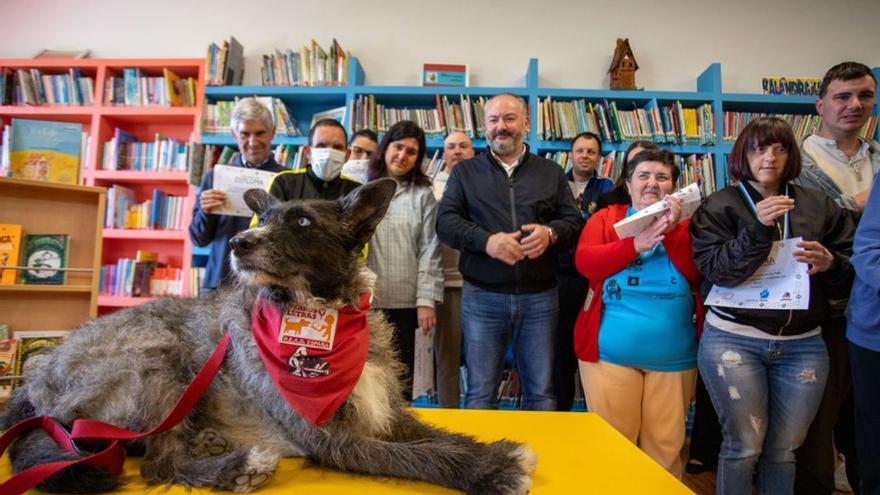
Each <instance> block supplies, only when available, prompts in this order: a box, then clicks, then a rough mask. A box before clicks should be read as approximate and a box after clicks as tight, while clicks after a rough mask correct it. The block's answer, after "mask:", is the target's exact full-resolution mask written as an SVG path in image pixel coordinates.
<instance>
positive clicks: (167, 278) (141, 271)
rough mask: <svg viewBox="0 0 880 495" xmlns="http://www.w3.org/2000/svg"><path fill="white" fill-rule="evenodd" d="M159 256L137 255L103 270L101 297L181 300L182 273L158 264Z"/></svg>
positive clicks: (147, 253)
mask: <svg viewBox="0 0 880 495" xmlns="http://www.w3.org/2000/svg"><path fill="white" fill-rule="evenodd" d="M157 260H158V255H157V254H156V253H155V252H150V251H138V252H137V255H136V257H135V258H134V259H132V258H120V259H119V260H117V261H116V264H113V265H104V266H102V267H101V279H100V281H99V284H98V285H99V287H100V292H101V294H105V295H112V296H122V297H158V296H182V295H184V294H183V270H181V269H180V268H174V267H168V266H165V264H163V263H159V262H158V261H157Z"/></svg>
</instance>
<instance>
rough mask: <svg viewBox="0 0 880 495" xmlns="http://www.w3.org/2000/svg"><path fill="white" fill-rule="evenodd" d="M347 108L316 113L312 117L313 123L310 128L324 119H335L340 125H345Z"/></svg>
mask: <svg viewBox="0 0 880 495" xmlns="http://www.w3.org/2000/svg"><path fill="white" fill-rule="evenodd" d="M345 108H346V107H339V108H331V109H330V110H325V111H323V112H315V113H314V114H313V115H312V123H311V124H309V128H310V129H311V128H312V127H314V125H315V123H316V122H318V121H319V120H323V119H333V120H335V121H337V122H339V123H340V124H342V125H345Z"/></svg>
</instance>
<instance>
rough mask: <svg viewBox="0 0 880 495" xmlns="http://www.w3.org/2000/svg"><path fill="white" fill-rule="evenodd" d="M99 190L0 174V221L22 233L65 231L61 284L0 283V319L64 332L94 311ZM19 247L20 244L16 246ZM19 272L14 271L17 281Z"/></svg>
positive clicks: (100, 222) (101, 202) (99, 228)
mask: <svg viewBox="0 0 880 495" xmlns="http://www.w3.org/2000/svg"><path fill="white" fill-rule="evenodd" d="M104 200H105V195H104V189H103V188H100V187H88V186H74V185H66V184H53V183H47V182H38V181H32V180H23V179H12V178H8V177H0V223H13V224H20V225H21V226H22V231H23V232H22V234H23V235H26V234H67V235H69V236H70V244H69V246H68V263H67V266H68V267H69V268H76V269H87V270H89V271H73V272H69V273H68V274H67V280H66V283H65V284H64V285H21V284H19V285H0V323H6V324H8V325H9V327H10V329H11V330H12V333H13V335H14V334H15V332H16V331H19V330H69V329H73V328H76V327H77V326H78V325H80V324H81V323H83V322H84V321H86V320H88V319H89V318H94V317H95V316H96V315H97V314H98V274H99V273H100V269H101V240H102V227H103V225H104ZM22 248H23V246H22ZM20 277H21V274H19V280H20Z"/></svg>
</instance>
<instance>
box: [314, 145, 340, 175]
mask: <svg viewBox="0 0 880 495" xmlns="http://www.w3.org/2000/svg"><path fill="white" fill-rule="evenodd" d="M344 162H345V153H343V152H342V151H339V150H337V149H333V148H312V172H313V173H314V174H315V175H316V176H317V177H318V178H319V179H321V180H323V181H325V182H330V181H331V180H333V179H335V178H337V177H339V174H340V172H342V164H343V163H344Z"/></svg>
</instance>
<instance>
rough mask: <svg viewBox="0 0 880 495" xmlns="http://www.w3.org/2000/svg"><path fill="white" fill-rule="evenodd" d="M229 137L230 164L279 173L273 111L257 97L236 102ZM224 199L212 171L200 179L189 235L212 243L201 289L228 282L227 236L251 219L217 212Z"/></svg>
mask: <svg viewBox="0 0 880 495" xmlns="http://www.w3.org/2000/svg"><path fill="white" fill-rule="evenodd" d="M231 130H232V137H233V138H235V142H236V143H238V149H239V152H240V153H239V154H238V156H236V157H235V159H233V160H232V163H230V164H229V165H231V166H233V167H247V168H256V169H259V170H266V171H269V172H281V171H282V170H284V167H282V166H281V165H278V164H277V163H275V159H274V157H273V156H272V153H271V148H270V146H271V143H272V138H273V137H275V123H274V121H273V120H272V113H271V112H270V111H269V109H268V108H266V106H265V105H263V104H262V103H260V102H259V101H258V100H257V99H256V98H243V99H241V100H239V102H238V103H236V104H235V108H233V109H232V115H231ZM226 201H227V198H226V194H225V193H224V192H222V191H217V190H214V171H213V170H209V171H208V172H207V173H205V176H204V177H203V178H202V184H201V185H200V186H199V193H198V195H197V196H196V204H195V206H194V207H193V218H192V223H191V224H190V226H189V235H190V238H191V239H192V242H193V244H195V245H197V246H211V251H210V253H209V255H208V264H207V266H206V267H205V278H204V282H203V284H202V289H203V290H205V291H210V290H215V289H217V288H218V287H220V286H222V285H223V284H225V283H229V282H231V277H230V267H229V251H230V249H229V239H231V238H232V236H234V235H235V234H237V233H239V232H241V231H242V230H245V229H246V228H248V223H249V222H250V218H248V217H235V216H230V215H220V214H217V213H216V211H217V210H218V209H219V208H221V207H222V206H223V205H224V204H225V203H226Z"/></svg>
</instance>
